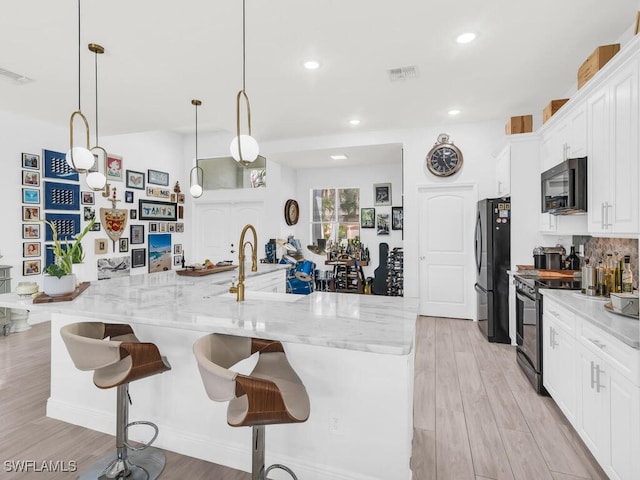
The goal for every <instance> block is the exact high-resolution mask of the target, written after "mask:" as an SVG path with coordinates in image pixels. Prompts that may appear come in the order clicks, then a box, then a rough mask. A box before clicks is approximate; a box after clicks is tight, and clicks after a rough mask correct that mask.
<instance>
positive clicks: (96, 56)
mask: <svg viewBox="0 0 640 480" xmlns="http://www.w3.org/2000/svg"><path fill="white" fill-rule="evenodd" d="M93 57H94V65H95V72H96V145H100V141H99V140H98V52H97V51H95V52H93Z"/></svg>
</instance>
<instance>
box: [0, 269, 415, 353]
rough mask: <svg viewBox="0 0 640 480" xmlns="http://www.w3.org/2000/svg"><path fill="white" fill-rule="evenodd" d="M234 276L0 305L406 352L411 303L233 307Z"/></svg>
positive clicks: (325, 300) (279, 299)
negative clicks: (41, 301) (44, 301)
mask: <svg viewBox="0 0 640 480" xmlns="http://www.w3.org/2000/svg"><path fill="white" fill-rule="evenodd" d="M285 267H286V266H285ZM258 268H259V271H258V272H257V274H256V273H253V272H252V275H260V274H264V273H269V272H272V271H274V270H276V269H281V268H283V266H282V265H269V264H260V265H259V267H258ZM247 270H248V269H247ZM237 272H238V271H237V270H233V271H230V272H221V273H218V274H214V275H208V276H203V277H185V276H178V275H177V274H176V273H175V271H168V272H160V273H153V274H145V275H134V276H130V277H123V278H118V279H111V280H101V281H98V282H92V284H91V286H90V287H89V288H88V289H87V290H85V291H84V292H83V293H82V294H81V295H79V296H78V297H77V298H76V299H74V300H73V301H70V302H54V303H40V304H33V303H32V301H31V299H28V300H23V299H20V298H19V297H18V295H16V294H15V293H8V294H3V295H0V306H3V307H10V308H20V309H26V310H32V311H36V310H41V311H47V312H51V313H62V314H69V315H79V316H83V317H85V318H86V319H87V321H89V320H98V321H112V322H126V323H130V324H136V323H139V324H145V325H157V326H160V327H172V328H179V329H189V330H198V331H202V332H218V333H227V334H232V335H242V336H255V337H261V338H271V339H275V340H281V341H283V342H293V343H303V344H310V345H319V346H327V347H335V348H343V349H348V350H358V351H366V352H375V353H382V354H391V355H406V354H408V353H410V352H411V349H412V346H413V340H414V333H415V320H416V315H417V311H418V299H416V298H403V297H385V296H374V295H356V294H346V293H344V294H341V293H326V292H314V293H312V294H310V295H291V294H277V293H273V294H272V293H267V292H252V291H251V290H250V289H249V288H247V291H246V293H245V298H246V300H245V301H244V302H237V301H236V300H235V295H231V294H227V292H228V288H229V285H230V282H231V277H234V276H236V277H237V274H238V273H237ZM247 277H249V272H247Z"/></svg>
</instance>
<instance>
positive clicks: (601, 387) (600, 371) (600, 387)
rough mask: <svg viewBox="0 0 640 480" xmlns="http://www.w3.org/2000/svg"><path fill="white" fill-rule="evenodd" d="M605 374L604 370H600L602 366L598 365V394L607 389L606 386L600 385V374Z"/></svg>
mask: <svg viewBox="0 0 640 480" xmlns="http://www.w3.org/2000/svg"><path fill="white" fill-rule="evenodd" d="M601 373H605V372H604V370H600V365H596V392H598V393H600V390H601V389H603V388H605V386H604V385H602V384H601V383H600V374H601Z"/></svg>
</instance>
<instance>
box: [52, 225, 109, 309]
mask: <svg viewBox="0 0 640 480" xmlns="http://www.w3.org/2000/svg"><path fill="white" fill-rule="evenodd" d="M43 221H44V222H45V223H46V224H47V225H49V228H51V234H52V239H53V245H50V246H49V248H51V250H52V251H53V256H54V262H53V263H52V264H51V265H49V266H48V267H47V269H46V270H45V273H46V274H45V276H44V280H43V285H42V290H43V291H44V293H45V294H46V295H49V296H51V297H56V296H60V295H66V294H68V293H71V292H73V291H74V290H75V289H76V276H75V275H74V274H73V264H74V263H81V262H82V260H83V258H84V252H83V250H82V244H81V243H80V242H81V241H82V239H83V238H84V236H85V235H86V234H87V233H88V232H89V231H90V230H91V228H92V227H93V224H94V223H95V222H96V219H95V217H94V218H92V219H91V221H90V222H89V223H88V224H87V226H86V227H85V228H84V230H82V232H80V233H79V234H78V235H77V236H76V237H75V238H74V241H73V242H69V240H64V242H62V241H60V239H59V238H58V230H57V228H56V226H55V224H54V223H52V222H49V221H47V220H43Z"/></svg>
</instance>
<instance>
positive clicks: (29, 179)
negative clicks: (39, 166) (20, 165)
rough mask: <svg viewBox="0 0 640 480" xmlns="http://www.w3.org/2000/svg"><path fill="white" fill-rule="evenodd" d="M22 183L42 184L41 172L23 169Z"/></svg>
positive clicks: (30, 184)
mask: <svg viewBox="0 0 640 480" xmlns="http://www.w3.org/2000/svg"><path fill="white" fill-rule="evenodd" d="M22 184H23V185H28V186H31V187H39V186H40V172H31V171H29V170H22Z"/></svg>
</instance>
